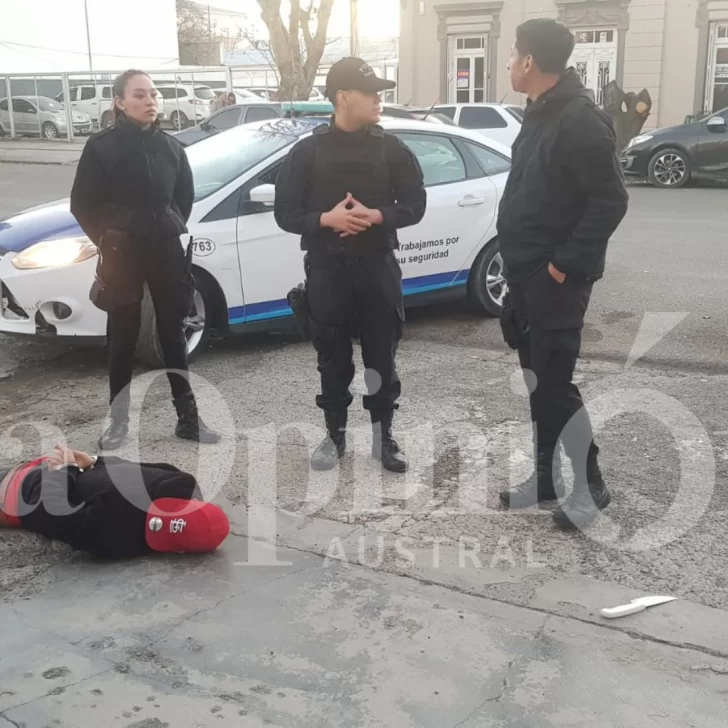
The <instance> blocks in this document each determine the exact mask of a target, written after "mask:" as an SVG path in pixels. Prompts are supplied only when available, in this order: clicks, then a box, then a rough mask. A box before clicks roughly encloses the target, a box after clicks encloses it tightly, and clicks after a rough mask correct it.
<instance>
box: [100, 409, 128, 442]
mask: <svg viewBox="0 0 728 728" xmlns="http://www.w3.org/2000/svg"><path fill="white" fill-rule="evenodd" d="M110 405H111V422H110V424H109V426H108V427H107V428H106V430H105V431H104V434H103V435H101V437H100V438H99V450H103V451H105V452H113V451H114V450H118V449H119V448H120V447H121V446H122V445H123V444H124V443H125V442H126V438H127V436H128V435H129V401H128V400H127V399H125V398H123V397H121V396H120V397H112V399H111V402H110Z"/></svg>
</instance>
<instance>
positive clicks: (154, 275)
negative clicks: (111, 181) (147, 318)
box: [99, 235, 191, 401]
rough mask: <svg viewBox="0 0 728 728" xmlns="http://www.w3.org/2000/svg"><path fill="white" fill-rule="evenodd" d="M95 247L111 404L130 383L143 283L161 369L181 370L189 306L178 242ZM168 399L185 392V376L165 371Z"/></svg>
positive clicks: (114, 242)
mask: <svg viewBox="0 0 728 728" xmlns="http://www.w3.org/2000/svg"><path fill="white" fill-rule="evenodd" d="M109 238H110V240H109V241H107V242H105V241H102V243H101V262H100V265H99V275H100V277H101V278H102V279H103V280H104V282H105V283H106V284H107V285H108V286H109V289H110V299H111V300H112V302H113V303H112V305H111V306H110V311H109V390H110V396H111V400H112V401H113V400H114V399H115V398H116V397H117V396H118V395H119V394H120V393H121V392H122V391H123V390H124V388H125V387H126V386H127V385H128V384H129V383H130V382H131V380H132V369H133V363H134V354H135V351H136V346H137V341H138V339H139V331H140V328H141V312H142V298H143V294H144V284H145V283H146V284H147V287H148V288H149V293H150V295H151V297H152V302H153V304H154V312H155V316H156V322H157V331H158V333H159V342H160V344H161V348H162V355H163V357H164V364H165V367H166V368H167V369H171V370H177V371H182V372H187V370H188V363H187V337H186V335H185V330H184V319H185V317H186V316H187V314H188V312H189V308H190V296H189V291H188V289H187V287H186V285H185V282H184V271H185V255H184V252H183V250H182V246H181V245H180V241H179V238H173V239H168V240H145V241H141V240H131V239H129V238H128V237H126V238H125V236H118V235H117V236H109ZM168 378H169V383H170V386H171V388H172V395H173V397H174V398H175V399H176V398H177V397H180V396H182V395H185V394H188V393H189V392H190V391H191V389H190V384H189V380H188V378H187V377H186V376H183V375H180V374H175V373H171V372H170V373H169V374H168Z"/></svg>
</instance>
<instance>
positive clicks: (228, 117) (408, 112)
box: [173, 101, 455, 147]
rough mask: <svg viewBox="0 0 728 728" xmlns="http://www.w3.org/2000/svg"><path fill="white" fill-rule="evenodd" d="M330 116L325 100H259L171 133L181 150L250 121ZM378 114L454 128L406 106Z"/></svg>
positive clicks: (445, 120) (388, 106)
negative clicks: (183, 147) (424, 120)
mask: <svg viewBox="0 0 728 728" xmlns="http://www.w3.org/2000/svg"><path fill="white" fill-rule="evenodd" d="M333 113H334V107H333V106H332V105H331V104H330V103H329V102H327V101H321V102H319V101H285V102H277V101H261V102H260V103H256V102H252V103H246V104H238V105H236V106H228V107H226V108H224V109H220V111H216V112H215V113H214V114H211V115H210V116H209V117H208V118H207V119H205V121H203V122H202V123H201V124H198V125H197V126H193V127H191V128H189V129H184V130H183V131H179V132H176V133H174V134H173V136H174V137H175V138H176V139H177V140H178V141H179V142H181V143H182V144H183V145H184V146H185V147H188V146H190V144H195V143H196V142H199V141H202V140H203V139H207V137H209V136H212V135H213V134H219V133H220V132H221V131H226V130H227V129H232V128H233V127H235V126H240V125H241V124H250V123H251V122H253V121H265V120H266V119H280V118H291V117H296V118H303V117H306V118H311V117H318V116H330V115H331V114H333ZM382 115H383V116H392V117H397V118H404V119H419V120H421V119H424V118H425V117H427V119H428V121H432V122H433V123H439V124H445V125H449V126H454V125H455V124H454V122H453V121H452V120H451V119H449V118H448V117H447V116H445V115H444V114H439V113H437V112H436V111H432V112H431V111H430V110H429V109H414V108H410V107H408V106H398V105H396V104H382Z"/></svg>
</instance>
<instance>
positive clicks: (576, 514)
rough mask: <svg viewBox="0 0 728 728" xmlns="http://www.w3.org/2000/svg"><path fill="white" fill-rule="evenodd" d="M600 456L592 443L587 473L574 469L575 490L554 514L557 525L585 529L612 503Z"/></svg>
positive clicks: (587, 462) (587, 459)
mask: <svg viewBox="0 0 728 728" xmlns="http://www.w3.org/2000/svg"><path fill="white" fill-rule="evenodd" d="M598 455H599V448H598V447H597V446H596V445H594V444H593V443H592V445H591V446H590V447H589V453H588V454H587V458H586V473H585V474H584V473H579V472H578V471H577V468H576V466H575V467H574V471H575V478H574V490H573V492H572V493H571V495H570V496H569V497H568V498H567V499H566V500H565V501H564V502H563V503H562V505H561V506H560V507H559V508H557V509H556V510H555V511H554V513H553V518H554V522H555V523H556V524H557V525H559V526H566V527H570V526H576V527H577V528H585V527H586V526H588V525H590V524H591V523H593V522H594V521H595V520H596V518H597V516H598V515H599V512H600V511H603V510H604V509H605V508H606V507H607V506H608V505H609V504H610V503H611V502H612V496H611V495H610V494H609V491H608V490H607V486H606V485H605V483H604V478H603V477H602V471H601V470H600V469H599V462H598V460H597V457H598ZM585 475H586V477H585Z"/></svg>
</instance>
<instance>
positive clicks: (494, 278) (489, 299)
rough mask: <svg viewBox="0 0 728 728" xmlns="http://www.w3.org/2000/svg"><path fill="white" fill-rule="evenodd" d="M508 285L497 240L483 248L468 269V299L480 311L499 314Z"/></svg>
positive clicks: (487, 313) (493, 314) (489, 314)
mask: <svg viewBox="0 0 728 728" xmlns="http://www.w3.org/2000/svg"><path fill="white" fill-rule="evenodd" d="M507 290H508V285H507V283H506V279H505V277H504V276H503V258H502V257H501V254H500V248H499V246H498V241H497V240H493V241H491V242H490V243H488V245H486V246H485V248H483V250H482V251H481V252H480V255H478V257H477V258H476V260H475V263H474V264H473V267H472V268H471V269H470V276H469V278H468V300H469V301H470V303H471V305H472V306H473V307H474V308H475V309H476V310H477V311H479V312H480V313H484V314H486V315H488V316H500V312H501V310H502V309H503V299H504V298H505V295H506V291H507Z"/></svg>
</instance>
